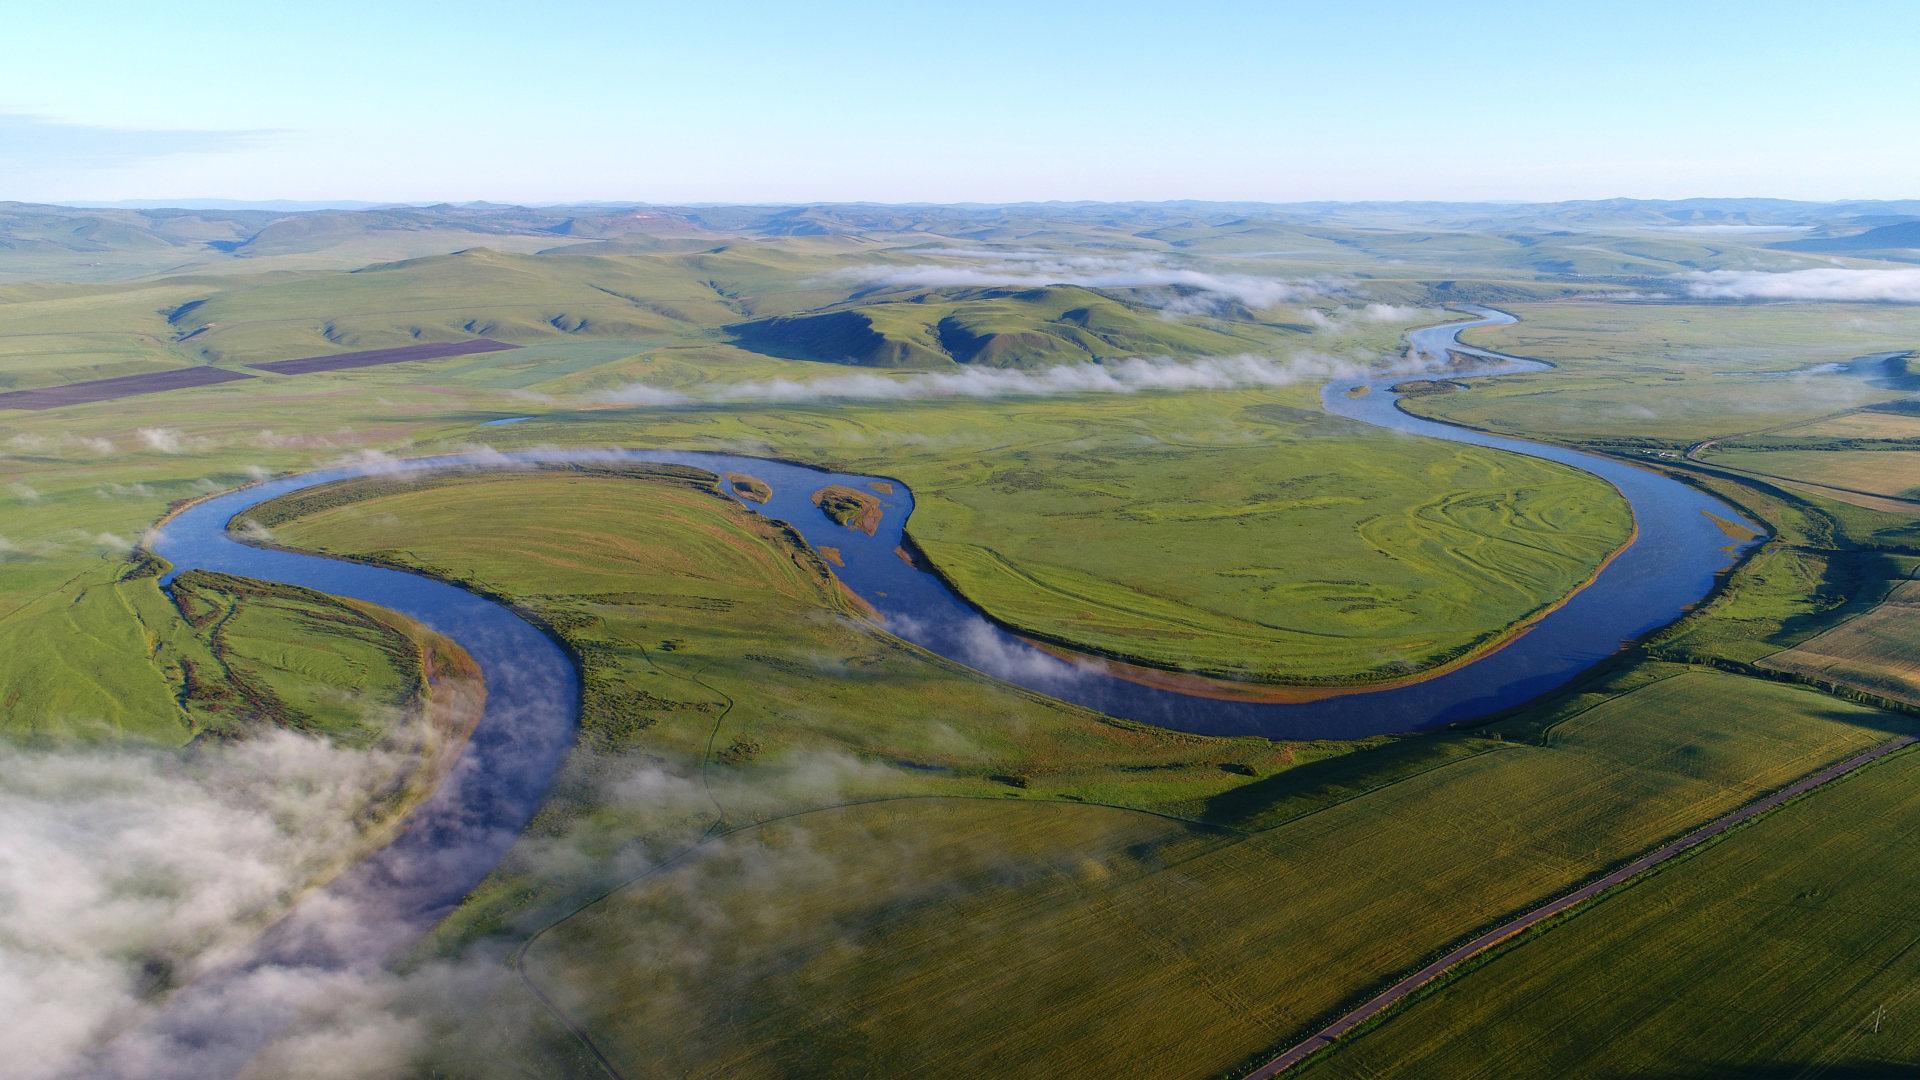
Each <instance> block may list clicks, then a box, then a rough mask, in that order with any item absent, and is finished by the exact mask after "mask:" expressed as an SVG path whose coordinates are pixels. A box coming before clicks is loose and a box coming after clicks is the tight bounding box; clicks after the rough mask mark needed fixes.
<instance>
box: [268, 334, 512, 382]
mask: <svg viewBox="0 0 1920 1080" xmlns="http://www.w3.org/2000/svg"><path fill="white" fill-rule="evenodd" d="M519 347H520V346H518V345H510V344H508V343H507V342H504V341H495V340H493V339H492V338H475V339H473V340H472V341H436V342H432V343H430V344H426V345H403V346H401V347H399V348H395V349H367V350H364V351H362V352H346V353H331V354H328V355H326V356H302V357H299V358H298V359H294V360H272V361H268V362H267V363H264V364H248V365H247V366H248V367H251V368H257V369H258V370H260V371H271V372H273V373H274V374H276V375H306V374H310V373H312V372H316V371H343V370H345V369H347V368H362V367H376V366H378V365H381V364H400V363H405V362H406V361H408V360H439V359H442V358H444V357H448V356H466V355H468V354H470V353H489V352H500V351H502V350H505V349H517V348H519Z"/></svg>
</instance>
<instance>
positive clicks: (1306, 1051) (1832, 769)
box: [1247, 735, 1920, 1080]
mask: <svg viewBox="0 0 1920 1080" xmlns="http://www.w3.org/2000/svg"><path fill="white" fill-rule="evenodd" d="M1915 742H1920V738H1917V737H1915V736H1911V735H1902V736H1899V737H1898V738H1895V739H1891V740H1889V741H1887V742H1883V743H1881V744H1880V745H1878V746H1875V747H1873V748H1872V749H1869V750H1865V751H1862V752H1861V753H1858V754H1855V755H1854V756H1852V757H1850V758H1847V759H1846V760H1845V761H1841V762H1839V763H1837V764H1834V765H1829V766H1827V767H1826V768H1824V769H1821V770H1820V771H1819V772H1816V773H1814V774H1812V775H1811V776H1807V777H1803V778H1802V779H1800V780H1797V781H1795V782H1794V783H1792V784H1789V785H1787V786H1786V787H1784V788H1781V789H1780V790H1779V791H1776V792H1774V793H1773V794H1771V795H1768V796H1766V797H1765V798H1763V799H1759V800H1757V801H1755V802H1751V803H1748V804H1747V805H1746V806H1743V807H1741V808H1740V809H1738V810H1735V811H1733V812H1732V813H1730V814H1727V815H1725V816H1724V817H1721V818H1718V819H1716V820H1714V821H1712V822H1710V823H1708V824H1706V825H1703V826H1701V827H1700V828H1698V829H1695V830H1694V831H1693V832H1690V833H1688V834H1687V835H1685V836H1683V837H1681V838H1680V839H1678V840H1675V841H1673V842H1671V843H1668V844H1666V845H1664V846H1662V847H1659V848H1655V849H1654V850H1653V851H1650V852H1648V853H1647V854H1645V855H1642V856H1640V857H1639V858H1638V859H1635V860H1634V861H1632V862H1630V863H1628V864H1627V865H1625V866H1623V867H1621V868H1620V869H1618V870H1615V871H1614V872H1612V873H1610V874H1608V875H1607V876H1605V877H1603V878H1600V879H1599V880H1597V881H1593V882H1590V883H1589V884H1587V885H1585V886H1582V887H1581V888H1579V889H1576V890H1575V891H1573V892H1570V893H1568V894H1566V895H1565V896H1562V897H1560V898H1559V899H1557V900H1552V901H1549V902H1547V903H1545V904H1542V905H1541V906H1539V907H1537V908H1534V909H1533V910H1531V911H1528V912H1526V913H1525V914H1523V915H1519V916H1516V917H1514V918H1512V919H1509V920H1508V921H1507V922H1504V923H1502V924H1500V925H1499V926H1497V927H1495V928H1493V929H1492V930H1489V931H1487V932H1486V933H1484V934H1481V935H1480V936H1479V937H1476V938H1474V939H1473V940H1472V941H1469V942H1467V943H1466V944H1464V945H1461V946H1459V947H1458V948H1456V949H1454V950H1453V951H1451V952H1449V953H1447V954H1446V955H1445V956H1442V957H1441V958H1440V959H1438V960H1435V961H1434V962H1433V963H1431V964H1428V965H1427V966H1426V967H1423V968H1421V969H1420V970H1419V971H1416V972H1414V973H1413V974H1411V975H1409V976H1407V977H1406V978H1404V979H1401V980H1400V981H1399V982H1397V983H1394V984H1393V985H1392V986H1390V987H1388V988H1387V989H1385V990H1383V991H1381V992H1380V993H1379V994H1378V995H1377V996H1375V997H1373V998H1372V999H1370V1000H1368V1001H1367V1002H1366V1003H1365V1004H1363V1005H1360V1006H1358V1007H1356V1008H1354V1009H1352V1010H1351V1011H1349V1012H1347V1013H1345V1014H1344V1015H1342V1016H1341V1017H1340V1018H1339V1019H1337V1020H1335V1021H1334V1022H1333V1023H1331V1024H1328V1025H1327V1026H1326V1027H1324V1028H1322V1029H1320V1030H1319V1031H1318V1032H1316V1033H1314V1034H1313V1035H1312V1036H1310V1037H1308V1038H1307V1039H1305V1040H1303V1041H1302V1042H1300V1043H1297V1044H1296V1045H1294V1046H1293V1047H1292V1048H1291V1049H1289V1050H1287V1051H1286V1052H1285V1053H1283V1054H1281V1055H1280V1056H1278V1057H1276V1058H1274V1059H1273V1060H1271V1061H1269V1062H1267V1063H1266V1064H1265V1065H1262V1066H1260V1067H1259V1068H1258V1069H1255V1070H1254V1071H1252V1072H1251V1073H1248V1074H1247V1080H1268V1078H1269V1077H1273V1076H1278V1075H1279V1074H1280V1073H1282V1072H1285V1071H1286V1070H1288V1069H1290V1068H1292V1067H1293V1066H1295V1065H1298V1064H1300V1063H1301V1062H1302V1061H1305V1060H1306V1059H1307V1058H1309V1057H1312V1056H1313V1055H1314V1054H1316V1053H1318V1052H1320V1051H1321V1050H1323V1049H1325V1048H1326V1047H1328V1046H1331V1045H1333V1043H1334V1041H1335V1040H1336V1039H1339V1038H1340V1037H1341V1036H1343V1035H1345V1034H1347V1033H1348V1032H1350V1031H1352V1030H1353V1029H1355V1028H1357V1027H1359V1026H1360V1025H1362V1024H1364V1023H1366V1022H1367V1021H1369V1020H1371V1019H1373V1018H1374V1017H1376V1016H1378V1015H1380V1014H1381V1013H1383V1012H1385V1011H1386V1010H1388V1009H1390V1008H1392V1007H1393V1006H1395V1005H1397V1004H1399V1003H1400V1002H1401V1001H1403V1000H1405V999H1406V998H1407V997H1408V995H1410V994H1412V993H1413V992H1414V991H1416V990H1418V989H1420V988H1421V987H1423V986H1425V985H1427V984H1428V983H1431V982H1433V981H1434V980H1435V979H1438V978H1440V977H1441V976H1442V975H1445V974H1446V973H1447V972H1449V971H1451V970H1452V969H1453V968H1455V967H1457V966H1459V965H1460V964H1461V963H1462V962H1464V961H1466V960H1469V959H1471V958H1473V957H1475V956H1478V955H1479V954H1481V953H1483V952H1486V951H1487V950H1488V949H1491V948H1493V947H1494V946H1496V945H1499V944H1501V943H1502V942H1504V941H1506V940H1508V939H1509V938H1512V937H1515V936H1517V935H1519V934H1521V933H1523V932H1524V931H1526V930H1528V929H1530V928H1531V927H1533V926H1535V925H1537V924H1539V923H1541V922H1544V921H1546V920H1548V919H1551V918H1554V917H1555V916H1557V915H1561V914H1563V913H1565V912H1566V911H1568V910H1570V909H1572V908H1575V907H1578V906H1579V905H1581V904H1584V903H1586V902H1587V901H1589V900H1592V899H1593V898H1594V897H1596V896H1599V895H1600V894H1602V893H1604V892H1607V891H1609V890H1611V889H1613V888H1616V887H1617V886H1620V885H1622V884H1625V883H1626V882H1627V881H1629V880H1631V879H1633V878H1635V877H1638V876H1639V875H1641V874H1643V873H1646V872H1647V871H1648V870H1651V869H1652V868H1654V867H1656V866H1659V865H1660V864H1661V863H1664V862H1666V861H1668V860H1670V859H1672V858H1674V857H1676V856H1678V855H1682V854H1684V853H1686V852H1687V851H1690V850H1692V849H1693V848H1696V847H1698V846H1700V845H1701V844H1704V843H1706V842H1707V841H1708V840H1711V839H1713V838H1714V837H1716V836H1719V835H1720V834H1722V833H1724V832H1726V831H1727V830H1729V829H1731V828H1733V827H1735V826H1737V825H1741V824H1744V823H1745V822H1748V821H1751V820H1752V819H1754V818H1756V817H1758V816H1760V815H1761V814H1764V813H1766V812H1768V811H1769V810H1773V809H1776V808H1778V807H1779V806H1781V805H1782V804H1783V803H1786V802H1787V801H1788V800H1790V799H1794V798H1798V797H1799V796H1801V795H1804V794H1806V793H1807V792H1809V791H1812V790H1813V789H1814V788H1817V787H1820V786H1821V785H1823V784H1826V783H1829V782H1831V781H1833V780H1837V779H1839V778H1840V777H1842V776H1845V775H1847V774H1848V773H1850V772H1853V771H1854V770H1856V769H1860V768H1864V767H1865V766H1867V765H1871V764H1873V763H1874V762H1876V761H1878V760H1880V759H1881V758H1884V757H1886V756H1887V755H1889V754H1892V753H1894V752H1896V751H1899V750H1904V749H1906V748H1907V747H1909V746H1912V745H1913V744H1914V743H1915Z"/></svg>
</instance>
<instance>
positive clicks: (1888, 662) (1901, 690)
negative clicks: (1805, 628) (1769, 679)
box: [1759, 581, 1920, 705]
mask: <svg viewBox="0 0 1920 1080" xmlns="http://www.w3.org/2000/svg"><path fill="white" fill-rule="evenodd" d="M1916 628H1920V582H1914V581H1907V582H1903V583H1901V584H1900V585H1898V586H1896V587H1895V588H1894V589H1893V591H1892V592H1890V593H1889V594H1888V595H1887V598H1886V599H1885V600H1883V601H1881V602H1880V603H1879V604H1878V605H1876V606H1875V607H1874V608H1873V609H1872V610H1870V611H1866V612H1862V613H1861V614H1859V615H1857V616H1855V617H1853V618H1851V619H1848V620H1847V621H1846V622H1843V623H1841V624H1840V625H1838V626H1835V627H1834V628H1832V629H1830V630H1827V631H1825V632H1823V633H1821V634H1819V635H1818V636H1816V637H1813V638H1810V639H1808V640H1807V641H1803V642H1801V643H1800V644H1798V645H1796V646H1794V647H1793V648H1791V649H1786V650H1783V651H1781V652H1777V653H1774V654H1772V655H1771V656H1767V657H1764V658H1762V659H1761V660H1760V662H1759V663H1760V666H1762V667H1766V668H1772V669H1775V670H1778V671H1785V672H1790V673H1792V674H1796V675H1800V676H1803V677H1806V678H1809V679H1817V680H1821V681H1824V682H1829V683H1834V684H1838V685H1842V686H1854V687H1859V688H1861V689H1864V690H1867V691H1869V692H1871V693H1876V694H1880V695H1883V696H1885V697H1889V698H1892V699H1894V700H1897V701H1905V702H1908V703H1910V704H1914V705H1920V633H1916Z"/></svg>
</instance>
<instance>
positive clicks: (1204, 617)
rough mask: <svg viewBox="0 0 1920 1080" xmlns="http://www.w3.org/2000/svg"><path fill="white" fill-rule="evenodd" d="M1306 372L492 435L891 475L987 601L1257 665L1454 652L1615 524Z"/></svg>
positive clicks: (1004, 617)
mask: <svg viewBox="0 0 1920 1080" xmlns="http://www.w3.org/2000/svg"><path fill="white" fill-rule="evenodd" d="M1315 389H1316V388H1314V387H1313V386H1311V385H1310V384H1308V385H1302V386H1300V387H1298V388H1284V389H1282V390H1280V391H1277V392H1272V391H1240V392H1217V393H1208V394H1180V395H1160V394H1154V395H1146V394H1143V395H1138V396H1132V395H1129V396H1112V395H1109V396H1099V397H1095V396H1089V397H1084V398H1077V399H1072V400H1069V401H1045V400H1029V401H1002V402H991V403H985V404H983V403H979V402H969V401H959V402H953V401H944V402H943V401H929V402H905V403H889V404H887V405H885V406H872V405H860V404H836V405H833V406H820V405H809V406H800V407H791V406H789V407H785V408H779V409H774V408H749V407H739V408H729V409H725V410H686V411H673V410H667V411H663V410H645V411H634V412H614V411H605V412H578V413H573V414H569V415H567V416H565V417H564V419H562V418H555V420H556V421H558V422H532V423H525V424H515V425H513V426H512V427H511V428H509V429H503V430H502V431H501V432H500V433H499V434H497V435H493V436H490V441H491V442H493V443H495V444H496V445H500V446H503V447H505V446H515V445H539V444H541V443H542V442H549V441H551V440H552V439H553V438H554V436H555V434H556V433H558V432H564V434H565V435H566V436H567V437H569V438H571V439H578V440H581V441H583V442H587V443H588V444H592V443H593V442H596V441H598V442H604V443H634V442H639V443H642V444H645V445H660V446H694V447H699V446H714V447H718V448H723V449H735V450H737V449H743V448H744V449H746V450H748V451H749V452H757V453H764V454H771V455H774V456H781V457H796V458H800V459H802V460H807V461H814V462H819V463H822V464H827V465H831V466H835V467H840V468H845V469H850V470H856V471H867V472H873V473H881V474H886V475H892V476H897V477H898V478H900V479H901V480H904V481H906V482H907V483H908V484H909V485H911V486H912V487H913V490H914V494H915V497H916V500H917V506H916V509H915V510H914V516H913V518H912V519H911V521H910V522H909V524H908V530H909V533H910V535H911V536H912V538H913V539H914V540H915V542H916V543H917V544H918V545H919V546H920V548H921V549H922V551H923V552H924V553H925V554H926V555H927V556H928V558H929V560H930V561H931V563H932V565H933V566H934V567H935V568H936V569H938V571H939V572H941V573H942V574H945V575H946V576H947V577H948V578H950V579H951V580H952V581H953V582H954V583H955V585H956V586H957V587H958V588H959V589H960V591H961V592H962V593H964V594H965V595H966V596H967V597H968V598H969V599H971V600H973V601H974V602H975V603H977V604H979V605H980V606H982V607H983V608H984V609H985V610H986V611H987V612H988V613H990V614H991V615H993V616H994V617H995V618H998V619H1000V620H1001V621H1003V622H1005V623H1007V624H1009V625H1012V626H1015V627H1017V628H1019V629H1020V630H1022V631H1023V632H1025V633H1028V634H1031V635H1032V636H1035V637H1038V638H1043V639H1047V640H1052V641H1056V642H1060V643H1063V644H1067V645H1070V646H1072V647H1075V648H1079V649H1084V650H1088V651H1093V652H1100V653H1105V654H1107V655H1111V656H1115V657H1119V658H1122V659H1129V660H1136V661H1139V662H1143V663H1146V664H1150V665H1155V666H1161V667H1172V668H1179V669H1186V670H1193V671H1202V672H1209V673H1215V674H1224V675H1230V676H1234V677H1240V678H1251V679H1264V680H1270V681H1277V682H1292V683H1329V682H1333V683H1337V682H1346V681H1355V680H1367V679H1382V678H1392V677H1395V676H1398V675H1403V674H1406V673H1408V672H1410V671H1416V670H1419V669H1422V668H1428V667H1432V666H1434V665H1436V664H1439V663H1441V662H1444V661H1445V660H1447V659H1449V658H1452V657H1456V656H1459V655H1462V654H1464V653H1466V652H1468V651H1470V650H1472V649H1473V648H1474V647H1476V646H1478V645H1482V644H1485V643H1487V642H1489V641H1491V640H1494V639H1495V638H1497V637H1498V635H1499V634H1500V633H1501V631H1503V630H1504V629H1505V628H1507V627H1508V626H1510V625H1512V624H1513V623H1515V622H1517V621H1519V620H1521V619H1523V618H1525V617H1526V616H1527V615H1529V614H1531V613H1533V612H1535V611H1538V610H1539V609H1540V608H1542V607H1544V606H1546V605H1548V604H1552V603H1554V602H1556V601H1557V600H1558V599H1560V598H1561V597H1562V596H1564V595H1565V594H1566V593H1567V592H1569V591H1571V590H1572V589H1573V588H1575V587H1576V586H1577V585H1579V584H1580V583H1581V582H1582V581H1583V580H1584V579H1585V578H1586V577H1587V576H1588V575H1589V574H1591V573H1592V571H1593V568H1594V567H1596V566H1598V565H1599V563H1600V562H1601V560H1602V559H1604V558H1605V557H1606V556H1607V554H1609V553H1610V552H1611V551H1613V550H1614V549H1615V548H1616V547H1617V546H1618V545H1619V544H1620V543H1622V542H1623V541H1624V540H1625V538H1626V537H1627V535H1628V533H1629V531H1630V529H1631V523H1630V521H1629V520H1628V516H1627V513H1626V509H1625V504H1624V502H1623V501H1622V500H1620V499H1619V497H1618V495H1617V494H1615V493H1614V492H1613V491H1612V490H1611V489H1610V488H1608V487H1607V486H1606V485H1605V484H1604V483H1602V482H1600V481H1597V480H1595V479H1593V478H1592V477H1590V476H1587V475H1585V474H1581V473H1577V472H1574V471H1572V470H1568V469H1564V468H1562V467H1559V466H1555V465H1551V464H1547V463H1543V462H1539V461H1535V460H1532V459H1524V458H1517V457H1514V456H1512V455H1502V454H1495V453H1491V452H1488V451H1483V450H1478V449H1474V448H1469V447H1460V446H1453V445H1443V444H1438V443H1433V442H1427V441H1419V440H1407V439H1403V438H1399V437H1396V436H1393V435H1390V434H1386V433H1382V432H1378V431H1376V430H1374V429H1370V428H1366V427H1363V426H1361V425H1357V424H1352V423H1348V422H1345V421H1341V420H1337V419H1334V418H1331V417H1328V416H1325V415H1324V414H1321V413H1319V412H1317V411H1312V410H1311V409H1310V408H1308V407H1307V403H1309V402H1311V401H1312V400H1313V397H1314V394H1315ZM642 421H644V424H645V426H644V428H643V429H637V428H636V424H638V423H640V422H642ZM636 436H639V438H636ZM1436 493H1439V494H1436Z"/></svg>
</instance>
